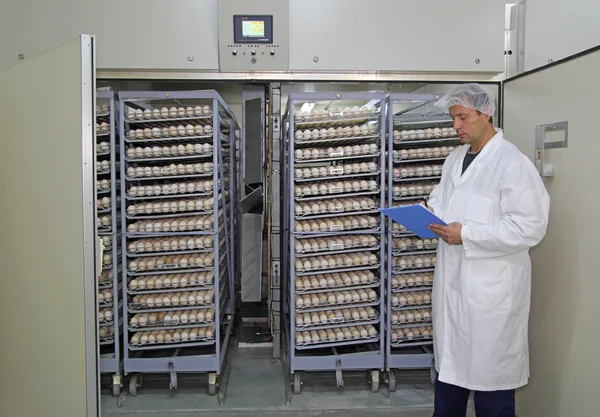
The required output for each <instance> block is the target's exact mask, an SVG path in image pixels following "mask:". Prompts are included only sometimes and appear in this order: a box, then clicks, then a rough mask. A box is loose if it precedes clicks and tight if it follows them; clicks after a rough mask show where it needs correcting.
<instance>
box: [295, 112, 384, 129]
mask: <svg viewBox="0 0 600 417" xmlns="http://www.w3.org/2000/svg"><path fill="white" fill-rule="evenodd" d="M321 117H322V116H318V115H315V116H312V115H304V116H300V118H298V117H297V116H295V117H294V126H296V127H300V126H314V127H321V125H322V126H323V127H338V126H339V127H346V126H352V125H357V124H361V125H362V124H365V123H366V122H368V121H369V120H372V119H375V118H379V113H360V115H356V114H353V115H351V114H344V112H337V113H329V115H328V116H327V118H325V119H321ZM294 130H295V129H294Z"/></svg>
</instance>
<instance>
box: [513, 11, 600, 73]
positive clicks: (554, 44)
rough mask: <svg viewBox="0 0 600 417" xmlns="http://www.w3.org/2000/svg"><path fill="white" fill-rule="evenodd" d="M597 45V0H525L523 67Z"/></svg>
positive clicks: (599, 25) (599, 17)
mask: <svg viewBox="0 0 600 417" xmlns="http://www.w3.org/2000/svg"><path fill="white" fill-rule="evenodd" d="M515 3H516V1H515ZM597 45H600V0H525V70H526V71H528V70H531V69H534V68H537V67H540V66H542V65H546V64H548V60H549V59H552V60H553V61H558V60H559V59H562V58H566V57H568V56H570V55H573V54H576V53H578V52H581V51H584V50H586V49H589V48H593V47H595V46H597Z"/></svg>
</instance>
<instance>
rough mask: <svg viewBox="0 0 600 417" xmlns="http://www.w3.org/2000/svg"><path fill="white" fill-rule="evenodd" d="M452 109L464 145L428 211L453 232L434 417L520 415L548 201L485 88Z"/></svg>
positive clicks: (440, 288)
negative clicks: (533, 253)
mask: <svg viewBox="0 0 600 417" xmlns="http://www.w3.org/2000/svg"><path fill="white" fill-rule="evenodd" d="M436 105H437V106H440V107H444V108H449V112H450V115H451V117H452V119H453V120H454V129H455V130H456V132H457V133H458V136H459V137H460V140H461V142H462V143H464V145H463V146H461V147H458V148H457V149H456V150H455V151H454V152H452V154H450V155H449V156H448V158H447V160H446V162H445V164H444V167H443V170H442V179H441V181H440V184H439V185H438V186H437V187H436V188H435V189H434V190H433V192H432V193H431V196H430V197H429V201H428V206H429V208H430V210H432V211H433V212H434V213H435V214H436V215H437V216H438V217H441V218H442V219H443V220H444V221H445V222H446V223H447V224H448V226H440V225H430V229H431V230H432V231H433V232H434V233H435V234H437V235H438V236H439V237H440V238H441V240H442V241H441V242H440V246H439V249H438V257H437V266H436V271H435V278H434V285H433V326H434V352H435V353H434V355H435V368H436V370H437V371H438V380H437V382H436V385H435V411H434V417H464V416H465V414H466V408H467V400H468V397H469V394H470V391H475V393H474V400H475V411H476V415H477V417H515V388H518V387H521V386H523V385H525V384H526V383H527V380H528V377H529V352H528V344H527V326H528V318H529V305H530V293H531V264H530V259H529V248H531V247H533V246H535V245H537V244H538V243H539V242H540V241H541V240H542V238H543V237H544V235H545V234H546V226H547V223H548V211H549V205H550V198H549V196H548V193H547V192H546V189H545V187H544V184H543V183H542V181H541V178H540V176H539V175H538V173H537V170H536V169H535V167H534V165H533V164H532V163H531V161H530V160H529V159H527V157H526V156H525V155H523V154H522V153H521V152H520V151H519V150H518V149H517V148H516V147H515V146H514V145H512V144H511V143H509V142H508V141H507V140H506V139H504V137H503V135H502V131H501V130H500V129H495V128H494V127H493V124H492V115H493V113H494V107H495V106H494V101H493V99H492V97H491V96H490V94H489V93H488V92H487V91H486V90H485V89H483V88H482V87H481V86H480V85H478V84H466V85H461V86H459V87H456V88H455V89H454V90H452V91H451V92H450V93H448V94H447V95H445V96H444V97H443V98H442V99H441V100H440V101H439V102H437V103H436Z"/></svg>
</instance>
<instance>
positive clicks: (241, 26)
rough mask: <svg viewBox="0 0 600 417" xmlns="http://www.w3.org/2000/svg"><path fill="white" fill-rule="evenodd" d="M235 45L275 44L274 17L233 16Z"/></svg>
mask: <svg viewBox="0 0 600 417" xmlns="http://www.w3.org/2000/svg"><path fill="white" fill-rule="evenodd" d="M233 38H234V42H235V43H273V16H269V15H262V16H256V15H253V16H249V15H234V16H233Z"/></svg>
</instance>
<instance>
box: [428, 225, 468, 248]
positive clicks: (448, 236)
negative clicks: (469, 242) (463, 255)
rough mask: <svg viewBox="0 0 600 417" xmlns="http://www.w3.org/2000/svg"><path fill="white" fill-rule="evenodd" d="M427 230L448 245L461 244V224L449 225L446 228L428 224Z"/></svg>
mask: <svg viewBox="0 0 600 417" xmlns="http://www.w3.org/2000/svg"><path fill="white" fill-rule="evenodd" d="M429 230H431V231H432V232H433V233H435V234H436V235H438V236H439V237H440V238H441V239H442V240H443V241H444V242H446V243H448V244H449V245H460V244H462V238H461V232H462V224H460V223H450V224H449V225H448V226H443V225H441V224H430V225H429Z"/></svg>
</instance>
